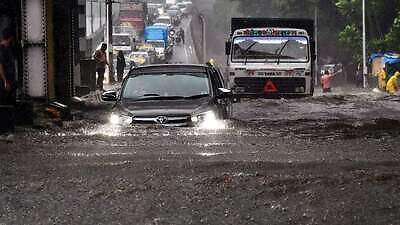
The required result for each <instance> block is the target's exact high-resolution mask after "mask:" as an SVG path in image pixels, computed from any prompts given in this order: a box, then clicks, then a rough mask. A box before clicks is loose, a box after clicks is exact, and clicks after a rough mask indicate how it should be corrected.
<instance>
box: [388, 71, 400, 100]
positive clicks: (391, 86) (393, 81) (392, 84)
mask: <svg viewBox="0 0 400 225" xmlns="http://www.w3.org/2000/svg"><path fill="white" fill-rule="evenodd" d="M399 76H400V73H399V72H396V73H395V74H394V75H393V76H392V77H391V78H390V79H389V81H388V82H387V85H386V91H387V92H388V93H389V94H391V95H393V94H395V93H396V92H397V91H398V90H399V84H398V83H397V80H398V78H399Z"/></svg>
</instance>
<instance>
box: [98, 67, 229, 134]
mask: <svg viewBox="0 0 400 225" xmlns="http://www.w3.org/2000/svg"><path fill="white" fill-rule="evenodd" d="M231 97H232V96H231V91H230V90H228V89H225V86H224V82H223V79H222V76H221V74H220V73H219V72H218V70H216V69H215V68H213V67H210V66H206V65H182V64H179V65H168V64H166V65H152V66H144V67H138V68H135V69H132V70H130V72H129V73H128V76H127V77H126V78H125V79H124V81H123V83H122V87H121V90H120V92H119V94H117V92H115V91H112V92H105V93H104V94H103V95H102V99H103V100H104V101H115V102H116V103H115V106H114V108H113V110H112V113H111V116H110V122H111V123H112V124H118V125H125V126H129V125H132V124H159V125H163V126H200V127H205V128H208V127H210V128H213V127H215V126H216V125H217V124H218V123H219V122H220V120H223V119H229V118H230V116H231V113H232V111H231V108H232V107H231V106H232V101H231V99H232V98H231Z"/></svg>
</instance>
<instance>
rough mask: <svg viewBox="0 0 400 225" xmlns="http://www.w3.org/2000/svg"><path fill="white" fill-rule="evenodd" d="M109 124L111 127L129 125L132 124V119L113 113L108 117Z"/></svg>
mask: <svg viewBox="0 0 400 225" xmlns="http://www.w3.org/2000/svg"><path fill="white" fill-rule="evenodd" d="M110 123H111V124H113V125H129V124H131V123H132V117H131V116H125V115H120V114H115V113H113V114H111V116H110Z"/></svg>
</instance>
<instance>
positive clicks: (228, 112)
mask: <svg viewBox="0 0 400 225" xmlns="http://www.w3.org/2000/svg"><path fill="white" fill-rule="evenodd" d="M210 74H211V81H212V83H213V92H214V93H216V94H217V93H218V88H225V86H224V81H223V79H222V74H221V73H220V72H219V70H218V69H216V68H214V67H210ZM216 104H217V107H218V111H219V113H220V116H221V117H222V118H223V119H228V118H230V117H231V116H232V101H231V99H230V98H225V99H216Z"/></svg>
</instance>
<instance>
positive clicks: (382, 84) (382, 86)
mask: <svg viewBox="0 0 400 225" xmlns="http://www.w3.org/2000/svg"><path fill="white" fill-rule="evenodd" d="M376 76H377V77H378V88H379V90H381V91H386V82H387V81H388V80H387V79H388V75H387V72H386V67H385V66H384V67H383V68H382V69H381V70H380V71H379V72H378V74H377V75H376Z"/></svg>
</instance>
